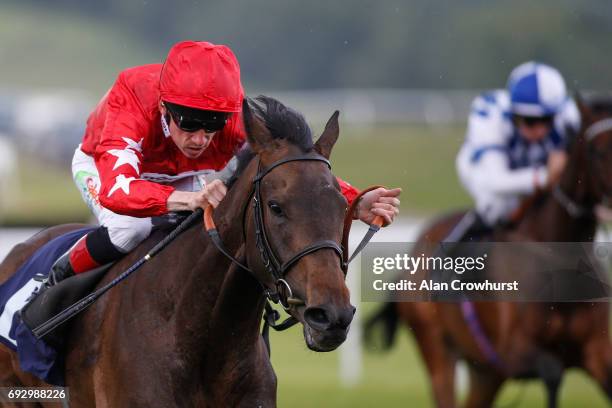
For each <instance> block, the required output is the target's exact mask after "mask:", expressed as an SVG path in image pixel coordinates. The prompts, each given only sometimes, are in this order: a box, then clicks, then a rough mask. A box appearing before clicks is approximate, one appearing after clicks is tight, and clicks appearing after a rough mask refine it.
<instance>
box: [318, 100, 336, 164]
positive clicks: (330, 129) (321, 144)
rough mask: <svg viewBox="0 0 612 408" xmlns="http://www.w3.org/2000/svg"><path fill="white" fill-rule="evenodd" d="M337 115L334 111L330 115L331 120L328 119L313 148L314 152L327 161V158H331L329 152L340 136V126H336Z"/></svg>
mask: <svg viewBox="0 0 612 408" xmlns="http://www.w3.org/2000/svg"><path fill="white" fill-rule="evenodd" d="M339 115H340V112H339V111H335V112H334V114H333V115H331V118H329V120H328V121H327V124H326V125H325V130H323V133H322V134H321V137H320V138H319V140H317V143H315V146H314V148H315V150H316V151H317V152H319V154H321V156H323V157H325V158H326V159H329V156H331V151H332V149H333V147H334V145H335V144H336V141H337V140H338V136H339V135H340V126H339V125H338V116H339Z"/></svg>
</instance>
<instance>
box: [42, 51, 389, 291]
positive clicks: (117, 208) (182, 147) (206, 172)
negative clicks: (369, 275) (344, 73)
mask: <svg viewBox="0 0 612 408" xmlns="http://www.w3.org/2000/svg"><path fill="white" fill-rule="evenodd" d="M243 98H244V96H243V89H242V85H241V82H240V67H239V65H238V61H237V59H236V57H235V55H234V54H233V52H232V51H231V50H230V49H229V48H228V47H226V46H223V45H215V44H211V43H208V42H194V41H184V42H180V43H178V44H176V45H174V46H173V47H172V48H171V49H170V52H169V53H168V56H167V58H166V61H165V62H164V64H150V65H143V66H138V67H134V68H129V69H126V70H124V71H123V72H121V73H120V74H119V76H118V78H117V80H116V82H115V84H114V85H113V86H112V88H111V89H110V90H109V91H108V93H107V94H106V95H104V97H103V98H102V100H101V101H100V102H99V103H98V105H97V106H96V108H95V109H94V111H93V112H92V113H91V115H90V116H89V119H88V121H87V128H86V131H85V136H84V138H83V141H82V143H81V144H80V145H79V147H78V148H77V149H76V151H75V154H74V158H73V161H72V172H73V177H74V181H75V183H76V185H77V187H78V189H79V191H80V192H81V195H82V197H83V199H84V200H85V202H86V203H87V204H88V206H89V207H90V209H91V211H92V212H93V214H94V216H95V217H96V218H97V220H98V222H99V224H100V226H99V227H98V228H97V229H96V230H94V231H93V232H90V233H89V234H87V235H86V236H85V237H83V238H82V239H81V240H79V241H78V242H77V243H76V244H75V245H74V246H73V247H72V248H71V249H70V251H68V253H66V254H65V255H63V256H62V257H61V258H60V259H58V261H57V262H56V263H55V264H54V265H53V267H52V270H51V273H50V275H49V280H48V285H53V284H55V283H57V282H59V281H61V280H63V279H65V278H67V277H69V276H72V275H74V274H78V273H82V272H86V271H88V270H91V269H94V268H97V267H100V266H103V265H106V264H108V263H111V262H114V261H116V260H118V259H119V258H121V257H123V256H124V255H125V254H126V253H128V252H129V251H131V250H132V249H134V248H135V247H136V246H137V245H138V244H140V243H141V242H142V241H143V240H144V239H146V238H147V237H148V236H149V234H150V233H151V229H152V219H151V217H154V216H161V215H165V214H167V213H169V212H172V211H185V210H195V209H197V208H205V207H206V206H207V205H208V204H211V205H212V206H213V207H216V206H217V205H218V204H219V202H220V201H221V200H222V199H223V197H224V196H225V194H226V187H225V184H224V181H227V180H228V179H229V177H230V176H231V175H232V174H233V172H234V170H235V160H233V159H232V158H233V156H234V154H235V153H236V152H237V150H238V149H239V148H240V147H241V146H242V145H243V143H244V141H245V133H244V130H243V124H242V115H241V110H242V102H243ZM338 181H339V183H340V186H341V188H342V193H343V195H344V196H345V197H346V199H347V200H348V201H349V202H351V200H352V199H353V198H355V197H356V195H357V194H358V192H357V190H356V189H355V188H353V187H352V186H350V185H349V184H348V183H345V182H343V181H342V180H338ZM399 194H400V191H399V189H394V190H386V189H377V190H374V191H371V192H369V193H367V194H365V195H364V196H363V198H362V200H361V202H360V204H359V206H358V211H357V214H356V218H359V219H361V220H363V221H364V222H368V223H370V222H372V220H373V219H374V217H376V216H382V217H383V218H384V219H385V224H390V223H391V222H393V219H394V217H395V215H396V214H397V213H398V206H399V200H398V198H397V196H399Z"/></svg>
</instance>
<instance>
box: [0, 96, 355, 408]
mask: <svg viewBox="0 0 612 408" xmlns="http://www.w3.org/2000/svg"><path fill="white" fill-rule="evenodd" d="M243 116H244V123H245V129H246V131H247V135H248V136H247V140H248V148H246V150H245V149H243V151H241V153H240V154H239V165H238V170H237V173H236V175H235V176H234V179H233V180H231V187H230V188H229V190H228V193H227V195H226V197H225V199H224V200H223V201H222V203H221V204H220V205H219V206H218V207H217V209H216V210H215V211H214V216H213V219H214V222H215V224H216V225H217V226H218V229H219V233H220V236H221V239H222V241H223V244H224V245H225V248H226V249H227V251H228V252H229V253H230V254H231V255H232V256H234V257H235V258H237V260H238V261H239V262H241V263H242V264H244V265H248V269H249V272H247V271H246V270H244V269H243V268H241V267H240V266H238V265H237V264H236V263H233V262H232V261H231V260H230V259H229V258H228V257H226V256H225V255H223V254H222V253H221V252H220V251H219V250H218V249H217V248H216V247H215V246H213V245H212V243H211V240H210V238H209V236H208V235H207V234H206V232H205V231H204V229H203V227H202V225H201V224H200V225H195V226H193V227H192V228H190V229H188V230H187V231H186V232H184V233H183V234H182V235H179V236H178V238H177V239H176V240H175V241H173V242H172V243H171V244H170V245H169V246H168V247H166V248H165V249H164V251H163V252H161V253H160V254H159V255H157V256H156V257H155V258H153V259H151V260H150V261H149V262H147V263H146V264H145V265H144V266H143V267H142V269H141V270H139V271H138V272H136V273H135V274H134V275H133V276H131V277H130V278H129V279H127V280H126V281H124V282H122V283H121V284H120V285H118V286H116V287H114V288H113V289H112V290H111V291H109V292H108V293H107V294H106V295H105V296H103V297H102V298H100V299H99V300H98V301H97V302H96V303H94V304H93V305H92V306H91V307H90V308H89V309H87V310H86V311H85V312H84V313H83V314H82V315H80V316H78V317H77V318H76V319H75V321H74V322H73V324H72V328H71V331H70V334H69V339H68V343H67V358H66V385H67V386H68V387H69V389H70V404H71V406H73V407H93V406H96V407H126V408H127V407H131V408H133V407H172V406H177V407H196V406H197V407H219V406H231V407H242V406H248V407H274V406H276V386H277V383H276V376H275V374H274V370H273V368H272V366H271V363H270V357H269V355H268V351H267V349H266V346H265V344H264V341H263V340H262V336H261V334H260V323H261V320H262V313H263V310H264V304H265V302H266V296H265V293H266V292H269V293H276V294H279V292H280V290H278V291H277V288H278V282H276V281H275V280H274V279H273V277H272V276H271V275H270V273H269V271H268V269H267V268H266V267H265V265H264V263H265V262H264V260H263V259H262V256H261V254H260V248H261V247H260V246H259V245H258V242H257V241H258V239H261V235H260V234H261V233H262V232H263V234H264V239H266V241H267V242H268V244H269V249H270V250H271V251H272V252H273V253H274V254H275V255H276V257H277V258H278V259H279V260H284V261H288V260H290V259H293V260H294V261H295V262H293V263H292V265H291V267H290V268H288V270H285V271H284V275H283V276H282V279H284V282H286V288H284V289H285V291H287V290H288V289H289V288H290V290H291V292H292V295H293V297H294V298H298V299H301V300H302V302H301V303H299V304H297V305H291V306H290V307H289V311H288V312H289V314H290V315H291V316H293V317H294V318H296V319H297V320H299V322H301V323H302V325H303V328H304V329H303V332H304V339H305V342H306V345H307V346H308V347H309V348H310V349H312V350H315V351H331V350H334V349H335V348H337V347H338V346H339V345H340V344H341V343H342V342H343V341H344V340H345V339H346V336H347V332H348V329H349V325H350V323H351V320H352V318H353V314H354V312H355V307H354V306H352V305H351V303H350V299H349V291H348V288H347V286H346V285H345V280H344V278H345V276H344V272H343V268H342V264H341V257H342V254H341V253H338V252H339V251H340V250H339V249H338V246H339V243H340V241H341V238H342V233H343V221H344V219H345V212H346V207H347V202H346V200H345V198H344V197H343V196H342V194H341V192H340V188H339V185H338V182H337V180H336V178H335V177H334V176H333V174H332V172H331V170H330V168H329V163H328V161H327V160H328V159H329V156H330V154H331V151H332V148H333V146H334V144H335V142H336V140H337V138H338V135H339V127H338V112H335V113H334V114H333V115H332V117H331V118H330V120H329V122H328V123H327V125H326V127H325V130H324V131H323V134H322V135H321V137H320V138H319V139H318V140H317V142H316V143H313V140H312V136H311V131H310V129H309V127H308V125H307V124H306V121H305V120H304V118H303V117H302V116H301V115H300V114H299V113H297V112H295V111H293V110H292V109H289V108H287V107H285V106H284V105H282V104H281V103H280V102H278V101H276V100H274V99H272V98H268V97H263V96H261V97H258V98H257V102H251V105H249V103H247V102H245V104H244V107H243ZM255 179H258V180H259V186H258V187H257V188H258V189H259V191H258V192H257V193H254V191H253V190H254V187H253V183H254V180H255ZM256 205H259V211H260V214H261V215H262V216H263V219H262V220H261V222H262V224H261V225H260V224H257V222H256V220H255V217H256V216H257V212H258V210H257V207H256ZM74 228H75V226H60V227H56V228H51V229H49V230H46V231H44V232H43V233H40V234H38V235H37V236H35V237H33V238H32V239H30V240H29V241H27V242H25V243H23V244H20V245H18V246H16V247H15V248H14V249H13V251H12V252H11V253H10V254H9V255H8V256H7V258H6V260H5V261H4V262H3V263H2V264H1V265H0V281H2V280H5V279H6V278H7V277H8V276H9V275H10V274H11V273H12V272H13V271H14V270H15V269H16V268H17V267H18V265H19V264H21V263H22V262H23V261H24V260H25V259H26V258H27V257H28V256H29V255H30V254H32V253H33V252H34V251H35V250H36V248H38V247H40V246H41V245H42V244H43V243H45V242H46V241H48V240H49V239H51V238H52V237H54V236H57V235H58V234H60V233H62V232H65V231H67V230H71V229H74ZM156 234H157V235H156V236H153V237H151V238H149V239H148V240H147V241H145V242H144V243H143V244H142V245H141V246H139V247H138V248H137V249H136V250H135V251H134V252H132V253H130V254H129V255H127V256H126V257H125V258H124V259H122V260H121V261H120V262H118V263H117V264H116V265H114V266H113V268H112V269H111V270H110V271H109V272H108V273H107V275H106V276H105V278H104V279H103V280H102V282H101V283H100V284H99V286H101V285H104V284H105V283H107V282H109V281H110V280H112V279H113V278H115V277H116V276H117V275H118V274H120V273H121V272H122V271H124V270H126V269H127V268H128V267H129V266H130V265H132V264H133V263H134V262H135V261H136V260H137V259H140V257H142V256H143V255H144V254H145V253H146V252H147V250H148V249H150V248H151V247H152V246H153V245H154V244H155V243H156V242H157V241H159V240H160V239H161V238H162V236H161V233H156ZM321 243H323V244H321ZM336 243H338V244H336ZM313 244H314V245H315V246H316V245H318V247H317V248H316V249H314V251H313V250H312V245H313ZM308 248H310V249H311V250H310V251H305V249H308ZM339 255H340V256H339ZM294 256H296V258H292V257H294ZM284 284H285V283H283V285H284ZM279 295H280V296H281V297H282V295H283V293H280V294H279ZM285 301H286V299H285ZM0 384H1V385H2V386H5V387H6V386H43V384H42V383H41V382H40V381H39V380H37V379H36V378H34V377H33V376H31V375H29V374H27V373H24V372H22V371H20V370H19V367H18V365H17V362H16V360H15V356H14V355H13V354H12V353H11V352H10V351H9V350H8V349H6V348H4V347H0Z"/></svg>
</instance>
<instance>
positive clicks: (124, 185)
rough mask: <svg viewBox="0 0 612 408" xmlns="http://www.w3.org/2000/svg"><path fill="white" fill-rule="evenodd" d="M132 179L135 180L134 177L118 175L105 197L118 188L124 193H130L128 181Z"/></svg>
mask: <svg viewBox="0 0 612 408" xmlns="http://www.w3.org/2000/svg"><path fill="white" fill-rule="evenodd" d="M134 180H136V177H125V176H124V175H123V174H120V175H118V176H117V177H116V178H115V185H114V186H113V187H112V188H111V189H110V191H109V192H108V196H107V197H110V196H111V195H113V193H114V192H115V191H117V190H119V189H121V190H123V192H124V193H125V195H128V194H130V183H131V182H132V181H134Z"/></svg>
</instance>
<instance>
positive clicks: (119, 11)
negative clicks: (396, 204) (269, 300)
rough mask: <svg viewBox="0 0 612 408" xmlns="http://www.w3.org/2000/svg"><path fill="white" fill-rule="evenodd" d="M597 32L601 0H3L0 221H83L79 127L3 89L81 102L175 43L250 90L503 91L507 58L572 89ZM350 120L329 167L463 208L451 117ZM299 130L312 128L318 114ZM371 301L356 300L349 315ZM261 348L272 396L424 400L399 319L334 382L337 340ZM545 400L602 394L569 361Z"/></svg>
mask: <svg viewBox="0 0 612 408" xmlns="http://www.w3.org/2000/svg"><path fill="white" fill-rule="evenodd" d="M610 38H612V3H610V2H609V1H608V0H593V1H589V2H578V1H570V0H543V1H539V2H532V1H528V0H515V1H485V0H471V1H450V0H447V1H438V2H430V1H427V0H418V1H417V0H412V1H402V0H389V1H384V2H373V1H367V0H355V1H349V0H342V1H333V2H329V1H322V0H314V1H309V2H300V1H297V0H291V1H280V0H278V1H276V0H266V1H258V2H251V1H248V0H230V1H224V2H212V1H189V2H187V1H184V2H182V1H180V2H153V1H147V0H142V1H124V0H99V1H82V0H56V1H53V2H48V1H45V0H21V1H14V0H7V1H3V2H2V3H1V4H0V74H1V75H0V141H1V140H2V137H6V138H7V139H8V140H9V141H10V142H11V143H12V144H13V146H16V147H15V151H16V152H17V156H16V162H15V165H14V168H13V170H12V172H11V173H10V174H9V177H5V178H3V179H1V180H0V188H1V189H0V198H1V200H0V224H2V225H4V226H25V225H30V226H41V225H50V224H55V223H64V222H74V221H87V220H88V219H89V212H88V210H87V208H86V206H85V204H84V203H83V202H82V201H81V199H80V197H79V194H78V192H77V190H76V188H75V186H74V184H73V182H72V180H71V176H70V172H69V171H70V159H69V157H68V156H66V154H65V153H66V151H68V153H69V149H73V148H74V147H75V146H76V143H74V142H73V140H78V137H79V135H80V133H79V132H80V131H81V130H80V129H79V128H76V129H75V128H74V127H70V128H66V129H65V131H66V134H65V135H64V134H62V131H61V130H60V131H59V132H56V133H57V136H56V137H58V138H59V139H49V138H44V137H41V138H38V136H40V134H41V132H40V131H38V130H37V129H38V128H37V126H38V125H39V124H40V123H41V122H42V121H43V120H42V116H44V113H45V109H46V108H43V111H42V112H41V111H40V109H39V110H33V109H28V107H31V105H27V104H21V102H20V103H17V101H23V100H27V99H28V98H30V96H31V95H32V94H36V93H40V92H51V93H53V92H56V91H58V90H60V91H61V90H70V91H74V90H76V91H78V92H82V93H83V94H84V95H85V97H83V98H82V99H78V102H77V103H78V106H77V107H78V108H79V110H82V111H83V112H85V113H86V112H88V111H90V110H91V109H92V108H93V107H94V105H95V103H96V101H97V100H98V99H99V98H100V97H101V95H102V94H103V93H104V92H105V91H106V89H108V88H109V87H110V86H111V85H112V83H113V81H114V79H115V77H116V75H117V73H118V72H119V71H120V70H121V69H123V68H126V67H129V66H134V65H140V64H145V63H151V62H159V61H162V60H163V58H164V57H165V54H166V52H167V50H168V48H169V47H170V45H171V44H173V43H174V42H176V41H179V40H183V39H203V40H210V41H213V42H218V43H225V44H228V45H230V46H231V47H232V49H234V50H235V52H236V54H237V56H238V58H239V60H240V62H241V66H242V77H243V84H244V86H245V89H246V91H247V93H248V94H249V95H255V94H257V93H271V92H272V93H273V92H276V91H291V90H298V91H299V90H319V89H340V90H348V89H354V88H356V89H362V90H365V91H366V92H367V91H368V89H381V88H382V89H391V90H396V89H421V90H422V89H429V90H437V91H440V92H445V91H446V90H460V89H467V90H469V92H468V94H470V95H472V94H473V95H474V96H475V95H476V94H477V93H478V92H479V91H480V90H482V89H487V88H491V87H503V86H504V83H505V80H506V77H507V75H508V73H509V71H510V70H511V68H512V67H513V66H515V65H517V64H519V63H521V62H523V61H526V60H530V59H538V60H542V61H544V62H548V63H551V64H553V65H555V66H557V67H558V68H559V69H560V70H561V71H562V72H563V73H564V75H565V77H566V80H567V82H568V86H569V87H570V88H572V89H590V90H605V89H607V88H609V87H610V84H611V83H612V70H611V69H610V66H612V52H610ZM56 105H57V104H56ZM294 107H295V108H297V109H298V110H300V109H301V108H302V107H301V106H299V105H298V106H294ZM335 108H336V107H334V109H335ZM67 109H70V108H67ZM59 110H60V111H61V109H59ZM7 112H8V113H7ZM329 114H331V110H330V112H329ZM3 115H4V116H3ZM307 119H308V117H307ZM349 119H350V118H349V117H348V116H347V115H343V116H341V138H340V141H339V143H338V145H337V146H336V148H335V150H334V153H333V156H332V162H333V166H334V172H335V173H336V174H337V175H338V176H341V177H343V178H344V179H346V180H348V181H350V182H351V183H352V184H354V185H356V186H358V187H364V186H367V185H370V184H384V185H387V186H389V187H395V186H400V187H402V188H403V190H404V191H403V193H402V197H401V198H402V214H403V215H404V216H406V215H410V216H415V217H419V218H424V217H429V216H432V215H434V214H437V213H439V212H442V211H446V210H449V209H454V208H457V207H464V206H467V205H469V203H470V201H469V199H468V197H467V195H466V194H465V192H464V191H463V190H462V188H461V187H460V185H459V183H458V180H457V178H456V176H455V168H454V159H455V155H456V153H457V150H458V148H459V146H460V145H461V143H462V139H463V134H464V127H465V123H464V121H463V118H460V119H459V120H457V119H456V118H454V119H453V120H450V121H448V120H442V121H440V122H435V121H434V122H433V123H432V122H426V121H423V122H419V120H406V121H405V122H402V121H399V122H397V121H396V122H394V121H386V122H384V123H383V122H377V121H376V120H374V121H372V122H371V123H367V124H365V125H364V124H363V123H355V121H352V120H349ZM357 122H359V121H357ZM67 123H73V122H67ZM79 123H80V125H81V126H84V120H83V119H80V122H79ZM17 125H19V126H17ZM313 128H314V130H315V134H318V132H320V130H321V124H320V123H313ZM60 129H62V128H60ZM68 134H71V136H70V138H69V136H68ZM75 138H76V139H75ZM62 140H63V141H64V142H66V140H68V143H67V144H66V146H65V147H63V154H58V155H48V156H47V155H44V154H43V153H45V152H47V151H50V150H52V149H53V148H54V147H55V146H56V145H58V144H61V143H60V142H61V141H62ZM1 149H2V147H0V150H1ZM0 153H2V152H1V151H0ZM0 165H2V159H0ZM0 167H1V166H0ZM374 307H375V305H373V304H361V305H360V311H361V313H362V316H367V315H368V313H369V312H371V311H373V308H374ZM272 348H273V353H272V360H273V365H274V367H275V369H276V372H277V376H278V384H279V389H278V394H279V406H281V407H314V406H317V407H372V406H379V407H399V406H415V407H422V406H431V399H430V393H429V384H428V380H427V376H426V374H425V371H424V370H423V367H422V364H421V361H420V358H419V356H418V354H417V351H416V349H415V345H414V341H413V339H412V337H411V335H409V333H408V332H407V331H406V330H402V332H401V333H400V336H398V339H397V347H395V348H394V349H393V350H392V351H391V352H389V353H384V354H383V353H374V352H370V351H365V352H364V353H365V354H364V356H363V358H364V369H363V378H362V379H361V381H360V382H359V383H358V384H357V385H355V386H353V387H349V388H345V387H343V386H342V385H341V382H340V379H339V375H338V371H339V368H338V358H339V356H338V352H334V353H326V354H318V353H314V352H310V351H308V350H307V349H306V346H305V344H304V340H303V338H302V336H301V333H300V332H299V329H296V328H294V329H292V330H290V331H288V332H285V333H272ZM525 384H526V385H525ZM544 401H545V400H544V389H543V386H542V384H541V383H540V382H529V383H520V382H511V383H510V385H509V386H507V387H505V388H504V389H503V392H502V394H501V396H500V399H499V400H498V402H497V403H496V406H498V407H502V406H503V407H508V406H516V407H541V406H544V404H545V402H544ZM560 406H561V407H585V406H588V407H604V406H608V404H607V403H606V402H605V400H604V398H603V396H602V394H601V392H600V391H599V390H598V389H597V387H596V386H595V385H594V383H593V382H591V381H590V380H589V379H588V378H587V377H585V376H584V375H582V374H580V373H579V372H576V371H572V372H570V373H569V375H568V376H567V377H566V378H565V380H564V383H563V385H562V388H561V405H560Z"/></svg>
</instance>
